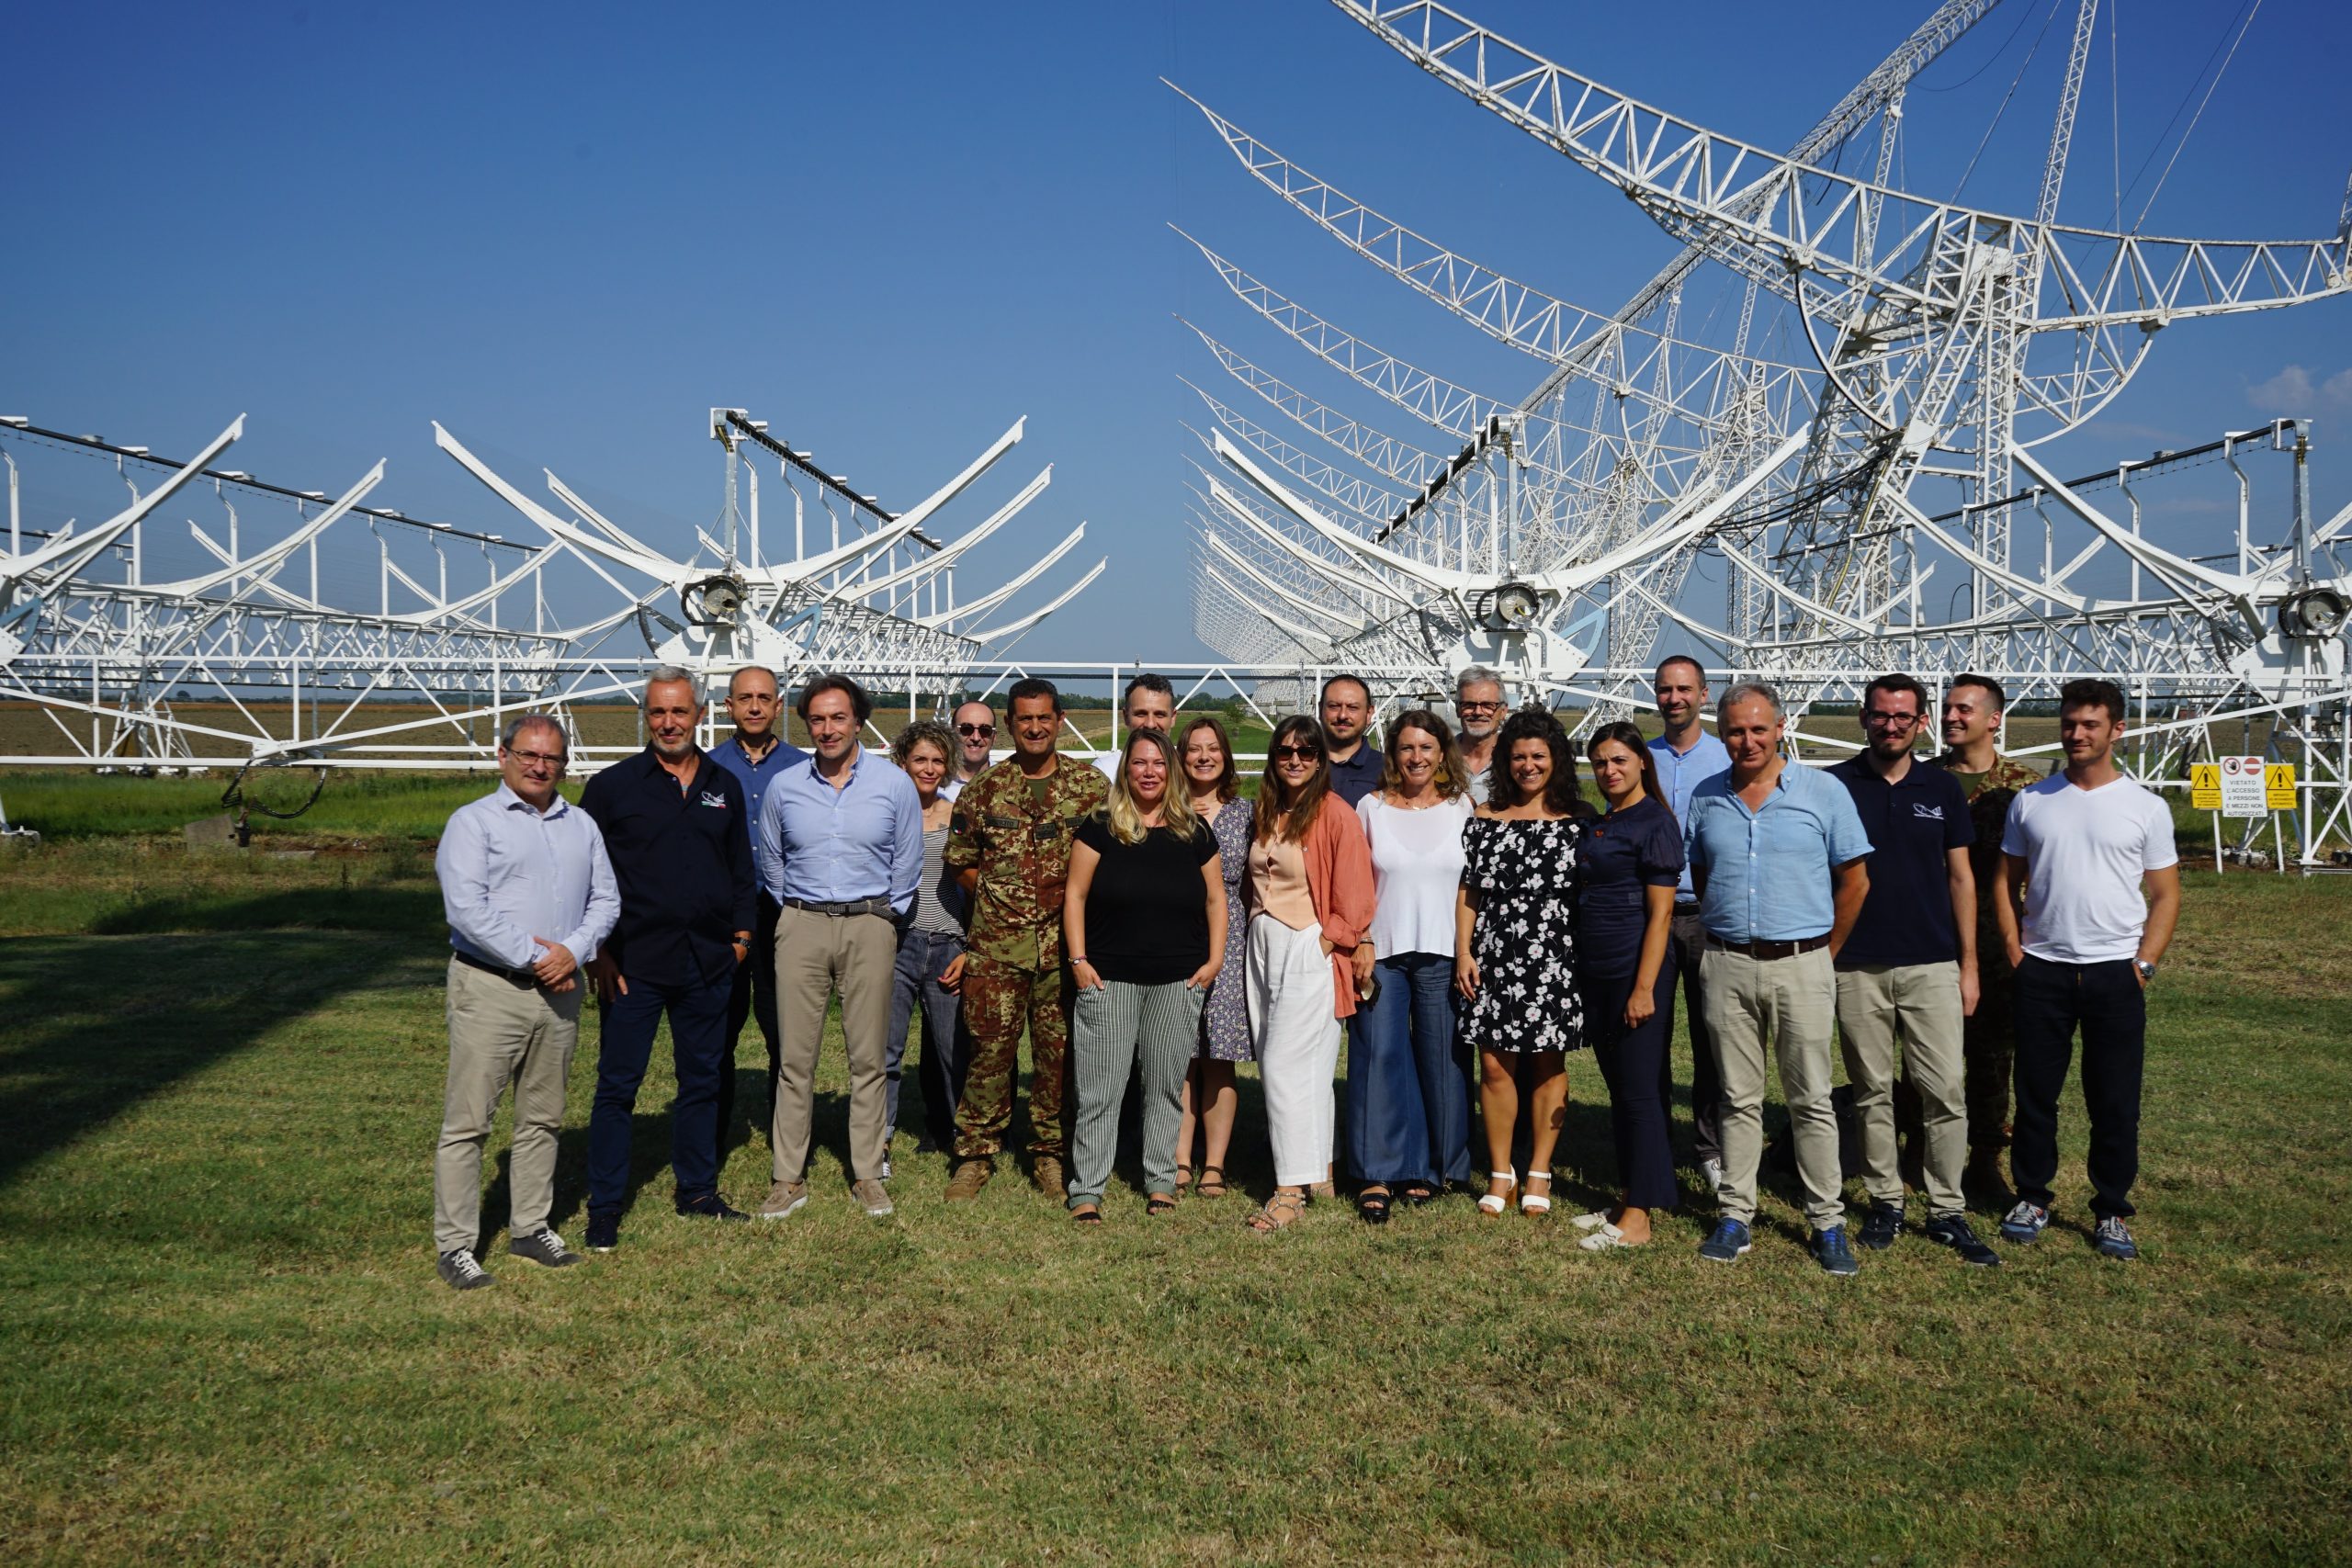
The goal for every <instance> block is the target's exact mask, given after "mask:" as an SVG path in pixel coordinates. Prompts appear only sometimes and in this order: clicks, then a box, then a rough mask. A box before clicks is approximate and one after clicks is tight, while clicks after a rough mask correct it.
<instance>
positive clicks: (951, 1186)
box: [947, 1159, 996, 1203]
mask: <svg viewBox="0 0 2352 1568" xmlns="http://www.w3.org/2000/svg"><path fill="white" fill-rule="evenodd" d="M995 1174H996V1161H994V1160H992V1159H967V1160H966V1161H965V1162H964V1163H963V1164H961V1165H959V1166H957V1167H956V1174H955V1175H954V1176H952V1177H949V1178H948V1179H947V1201H949V1202H951V1203H964V1202H969V1201H971V1200H972V1199H974V1198H977V1197H978V1196H979V1195H980V1189H981V1188H983V1187H986V1186H987V1185H988V1184H989V1177H991V1176H994V1175H995Z"/></svg>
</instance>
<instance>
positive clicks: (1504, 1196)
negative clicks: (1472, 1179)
mask: <svg viewBox="0 0 2352 1568" xmlns="http://www.w3.org/2000/svg"><path fill="white" fill-rule="evenodd" d="M1498 1181H1499V1182H1501V1183H1502V1184H1503V1190H1501V1191H1499V1192H1489V1193H1487V1195H1486V1196H1485V1197H1483V1198H1481V1199H1479V1200H1478V1212H1479V1213H1482V1214H1486V1215H1488V1216H1490V1217H1491V1216H1493V1215H1496V1214H1499V1213H1502V1212H1503V1211H1504V1210H1505V1209H1508V1208H1510V1195H1511V1193H1512V1192H1513V1191H1514V1190H1517V1189H1518V1187H1519V1178H1518V1177H1517V1176H1516V1175H1514V1174H1513V1173H1512V1172H1510V1171H1508V1170H1491V1171H1488V1172H1487V1186H1489V1187H1492V1186H1493V1185H1494V1184H1495V1183H1496V1182H1498Z"/></svg>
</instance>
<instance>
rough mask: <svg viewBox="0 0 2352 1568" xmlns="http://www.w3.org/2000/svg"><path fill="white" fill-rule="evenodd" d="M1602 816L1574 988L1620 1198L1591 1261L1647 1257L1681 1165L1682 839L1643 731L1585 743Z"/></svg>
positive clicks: (1599, 735)
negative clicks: (1640, 1253)
mask: <svg viewBox="0 0 2352 1568" xmlns="http://www.w3.org/2000/svg"><path fill="white" fill-rule="evenodd" d="M1585 756H1586V757H1587V758H1588V759H1589V760H1590V761H1591V763H1592V782H1593V783H1594V784H1596V785H1598V786H1599V788H1600V797H1601V799H1602V801H1603V802H1604V803H1605V815H1603V816H1600V817H1597V818H1592V819H1591V820H1590V821H1589V822H1587V823H1586V824H1585V832H1584V844H1583V849H1582V852H1581V853H1580V854H1579V855H1578V856H1577V983H1578V984H1579V985H1580V987H1582V989H1583V993H1584V1017H1585V1024H1586V1027H1587V1028H1588V1029H1589V1030H1590V1032H1591V1035H1592V1054H1593V1057H1594V1059H1595V1060H1597V1061H1598V1062H1599V1063H1600V1076H1601V1078H1602V1080H1603V1081H1604V1082H1606V1083H1607V1084H1608V1085H1609V1123H1610V1131H1611V1134H1612V1135H1613V1141H1614V1142H1615V1143H1616V1145H1617V1171H1618V1175H1619V1178H1620V1179H1622V1180H1623V1183H1624V1187H1623V1199H1622V1200H1621V1201H1619V1202H1618V1203H1617V1205H1616V1206H1615V1207H1614V1208H1612V1209H1611V1210H1609V1211H1608V1212H1607V1213H1596V1214H1585V1215H1581V1216H1579V1217H1578V1218H1577V1225H1578V1226H1580V1227H1581V1228H1583V1229H1585V1230H1588V1231H1589V1232H1591V1233H1592V1234H1591V1235H1588V1236H1586V1237H1585V1238H1584V1240H1583V1242H1582V1244H1581V1245H1582V1246H1583V1247H1584V1249H1585V1250H1586V1251H1588V1252H1607V1251H1610V1250H1611V1249H1613V1248H1616V1247H1641V1246H1643V1245H1645V1244H1646V1243H1647V1242H1648V1241H1649V1239H1650V1215H1651V1213H1653V1212H1655V1211H1657V1210H1659V1209H1670V1208H1672V1207H1673V1206H1674V1200H1675V1190H1674V1154H1673V1150H1672V1148H1671V1147H1670V1145H1668V1142H1667V1130H1666V1102H1665V1100H1664V1098H1663V1096H1662V1092H1661V1091H1662V1089H1663V1086H1664V1084H1665V1081H1666V1052H1667V1043H1668V1035H1669V1034H1671V1033H1672V1032H1673V1025H1674V976H1673V971H1672V970H1671V969H1669V968H1668V966H1667V962H1666V953H1667V945H1668V942H1669V941H1670V940H1671V938H1672V935H1673V929H1674V887H1675V884H1676V883H1678V882H1679V881H1680V880H1681V877H1682V830H1681V829H1679V827H1677V826H1676V825H1675V821H1674V813H1673V811H1672V810H1671V809H1669V808H1668V806H1667V804H1666V802H1665V799H1664V797H1663V796H1661V795H1659V794H1658V787H1657V762H1656V761H1653V759H1652V757H1651V753H1650V749H1649V745H1648V743H1647V742H1646V741H1645V740H1644V739H1643V738H1642V732H1641V731H1640V730H1638V729H1636V728H1634V727H1633V726H1632V725H1630V724H1626V723H1623V722H1622V721H1621V722H1619V723H1616V724H1607V725H1603V726H1601V727H1600V729H1598V730H1596V731H1594V732H1593V735H1592V738H1591V739H1589V740H1588V741H1586V742H1585Z"/></svg>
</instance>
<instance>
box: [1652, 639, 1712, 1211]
mask: <svg viewBox="0 0 2352 1568" xmlns="http://www.w3.org/2000/svg"><path fill="white" fill-rule="evenodd" d="M1650 692H1651V694H1652V695H1653V696H1655V697H1656V698H1657V716H1658V720H1659V723H1660V724H1661V725H1662V726H1663V728H1664V729H1665V733H1664V734H1662V735H1660V736H1659V737H1658V738H1657V739H1655V740H1653V741H1651V742H1650V759H1651V761H1652V762H1653V763H1654V764H1655V765H1656V767H1657V783H1658V793H1659V794H1660V795H1664V796H1666V804H1667V806H1668V808H1669V809H1671V810H1672V811H1673V813H1674V819H1675V820H1676V821H1677V822H1688V821H1690V820H1691V793H1692V792H1693V791H1695V790H1696V789H1697V788H1698V787H1699V786H1700V785H1701V784H1704V783H1706V782H1707V781H1708V780H1709V779H1711V778H1713V777H1714V776H1715V775H1716V774H1718V773H1723V772H1724V770H1725V769H1727V768H1729V767H1730V766H1731V753H1730V752H1728V751H1726V750H1724V743H1723V742H1722V741H1720V740H1718V739H1715V738H1714V737H1713V736H1712V735H1710V734H1708V733H1707V732H1706V730H1705V729H1704V728H1702V727H1701V725H1700V723H1699V716H1700V714H1702V712H1704V711H1705V710H1706V706H1707V672H1706V671H1705V670H1703V669H1702V668H1701V667H1700V665H1699V661H1698V660H1695V659H1693V658H1691V656H1690V655H1688V654H1683V653H1678V654H1675V655H1673V656H1671V657H1669V658H1668V659H1665V660H1660V661H1659V663H1658V667H1657V671H1656V672H1655V673H1654V674H1652V676H1651V677H1650ZM1669 930H1670V931H1671V932H1672V935H1671V937H1670V938H1669V945H1668V948H1667V953H1668V956H1669V957H1670V958H1671V959H1672V960H1673V963H1674V970H1675V975H1676V976H1677V977H1679V979H1680V981H1681V984H1682V1013H1683V1017H1684V1018H1686V1019H1687V1020H1689V1021H1690V1025H1691V1164H1692V1165H1694V1166H1696V1167H1697V1168H1698V1169H1699V1172H1700V1174H1701V1175H1702V1176H1704V1177H1705V1178H1706V1181H1707V1186H1708V1188H1709V1190H1713V1189H1714V1188H1716V1187H1718V1186H1721V1185H1722V1183H1723V1179H1724V1133H1723V1080H1722V1077H1721V1075H1720V1074H1718V1073H1717V1072H1716V1070H1715V1043H1714V1038H1713V1036H1712V1035H1710V1034H1709V1033H1708V1032H1707V994H1706V986H1705V982H1704V981H1702V979H1701V978H1700V967H1701V965H1700V962H1699V961H1700V959H1701V958H1702V957H1703V956H1704V955H1705V953H1706V951H1707V932H1706V928H1705V927H1703V926H1702V925H1701V924H1700V923H1699V896H1698V895H1697V894H1696V893H1693V892H1692V891H1691V867H1690V864H1689V863H1687V862H1686V863H1684V865H1683V867H1682V879H1681V881H1680V882H1679V883H1678V884H1677V885H1676V886H1675V890H1674V923H1673V925H1672V926H1671V927H1670V928H1669ZM1667 984H1668V995H1669V996H1671V995H1672V994H1673V989H1672V988H1673V985H1674V981H1673V980H1671V979H1669V980H1668V983H1667ZM1666 1029H1667V1032H1668V1033H1669V1034H1671V1033H1672V1032H1673V1031H1674V1020H1673V1018H1672V1017H1671V1016H1670V1015H1669V1016H1668V1019H1667V1021H1666ZM1673 1080H1674V1062H1673V1058H1672V1055H1670V1054H1669V1055H1668V1056H1667V1057H1666V1059H1665V1060H1663V1061H1661V1062H1660V1063H1659V1064H1658V1086H1657V1087H1658V1103H1660V1104H1661V1105H1672V1104H1673V1103H1674V1081H1673Z"/></svg>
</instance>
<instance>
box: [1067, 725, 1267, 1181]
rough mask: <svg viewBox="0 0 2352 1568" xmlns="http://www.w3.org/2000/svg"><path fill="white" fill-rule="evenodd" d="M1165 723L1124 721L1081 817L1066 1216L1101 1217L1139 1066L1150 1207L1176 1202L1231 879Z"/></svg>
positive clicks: (1071, 935)
mask: <svg viewBox="0 0 2352 1568" xmlns="http://www.w3.org/2000/svg"><path fill="white" fill-rule="evenodd" d="M1178 776H1179V775H1178V768H1177V761H1176V750H1175V746H1174V744H1173V743H1172V742H1171V741H1170V739H1168V733H1167V731H1165V730H1160V729H1136V730H1131V731H1129V732H1128V735H1127V743H1126V747H1125V750H1123V751H1122V752H1121V753H1120V757H1119V771H1118V774H1117V776H1116V777H1115V778H1114V779H1113V780H1112V783H1111V803H1110V805H1109V806H1108V807H1105V808H1104V809H1103V811H1101V812H1098V813H1097V814H1095V815H1094V816H1092V817H1091V818H1087V820H1086V821H1085V822H1084V823H1083V824H1082V825H1081V826H1080V828H1079V829H1078V833H1077V837H1076V840H1075V841H1074V842H1073V843H1072V844H1071V846H1070V852H1069V887H1068V889H1067V891H1066V892H1065V893H1064V895H1063V899H1062V932H1063V939H1064V940H1065V941H1066V942H1068V943H1069V967H1070V974H1071V976H1072V978H1073V979H1074V980H1075V981H1076V982H1077V986H1078V999H1077V1004H1076V1006H1075V1007H1074V1008H1073V1010H1072V1011H1071V1016H1070V1061H1071V1076H1072V1077H1073V1079H1074V1080H1075V1088H1076V1090H1077V1096H1078V1115H1077V1119H1076V1123H1075V1125H1074V1126H1073V1127H1072V1129H1071V1140H1070V1181H1069V1212H1070V1217H1071V1218H1072V1219H1073V1220H1075V1221H1077V1222H1078V1223H1079V1224H1089V1225H1091V1224H1102V1223H1103V1188H1104V1186H1106V1185H1107V1184H1108V1183H1109V1181H1110V1179H1111V1166H1112V1162H1113V1160H1114V1156H1116V1155H1117V1153H1118V1144H1119V1101H1120V1100H1121V1099H1122V1098H1123V1097H1124V1096H1125V1093H1126V1089H1127V1075H1128V1073H1129V1072H1130V1071H1131V1070H1132V1069H1133V1068H1134V1067H1135V1066H1136V1059H1137V1057H1138V1056H1140V1057H1141V1059H1142V1066H1143V1175H1144V1190H1145V1192H1146V1193H1147V1194H1148V1197H1147V1200H1146V1212H1147V1213H1152V1214H1163V1213H1167V1212H1168V1211H1169V1210H1170V1209H1172V1208H1174V1207H1175V1205H1176V1123H1177V1120H1178V1118H1179V1116H1180V1115H1181V1114H1182V1100H1183V1092H1184V1073H1185V1069H1186V1068H1188V1067H1189V1066H1191V1065H1192V1060H1193V1043H1194V1042H1195V1041H1197V1040H1198V1039H1199V1038H1200V1029H1201V1004H1202V1001H1203V1000H1204V998H1206V996H1207V995H1208V988H1209V986H1210V984H1211V983H1212V982H1214V981H1215V980H1216V977H1217V972H1218V971H1219V970H1220V969H1222V968H1223V967H1224V966H1225V921H1226V908H1225V877H1224V874H1223V873H1222V872H1221V870H1220V869H1219V866H1218V861H1217V850H1216V835H1215V834H1214V833H1213V832H1212V831H1211V830H1210V829H1209V825H1208V824H1207V823H1205V822H1204V821H1202V820H1201V819H1200V818H1198V817H1197V816H1195V815H1194V814H1193V806H1192V792H1191V791H1189V790H1187V789H1185V788H1184V787H1182V784H1179V783H1178V782H1177V781H1178Z"/></svg>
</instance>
